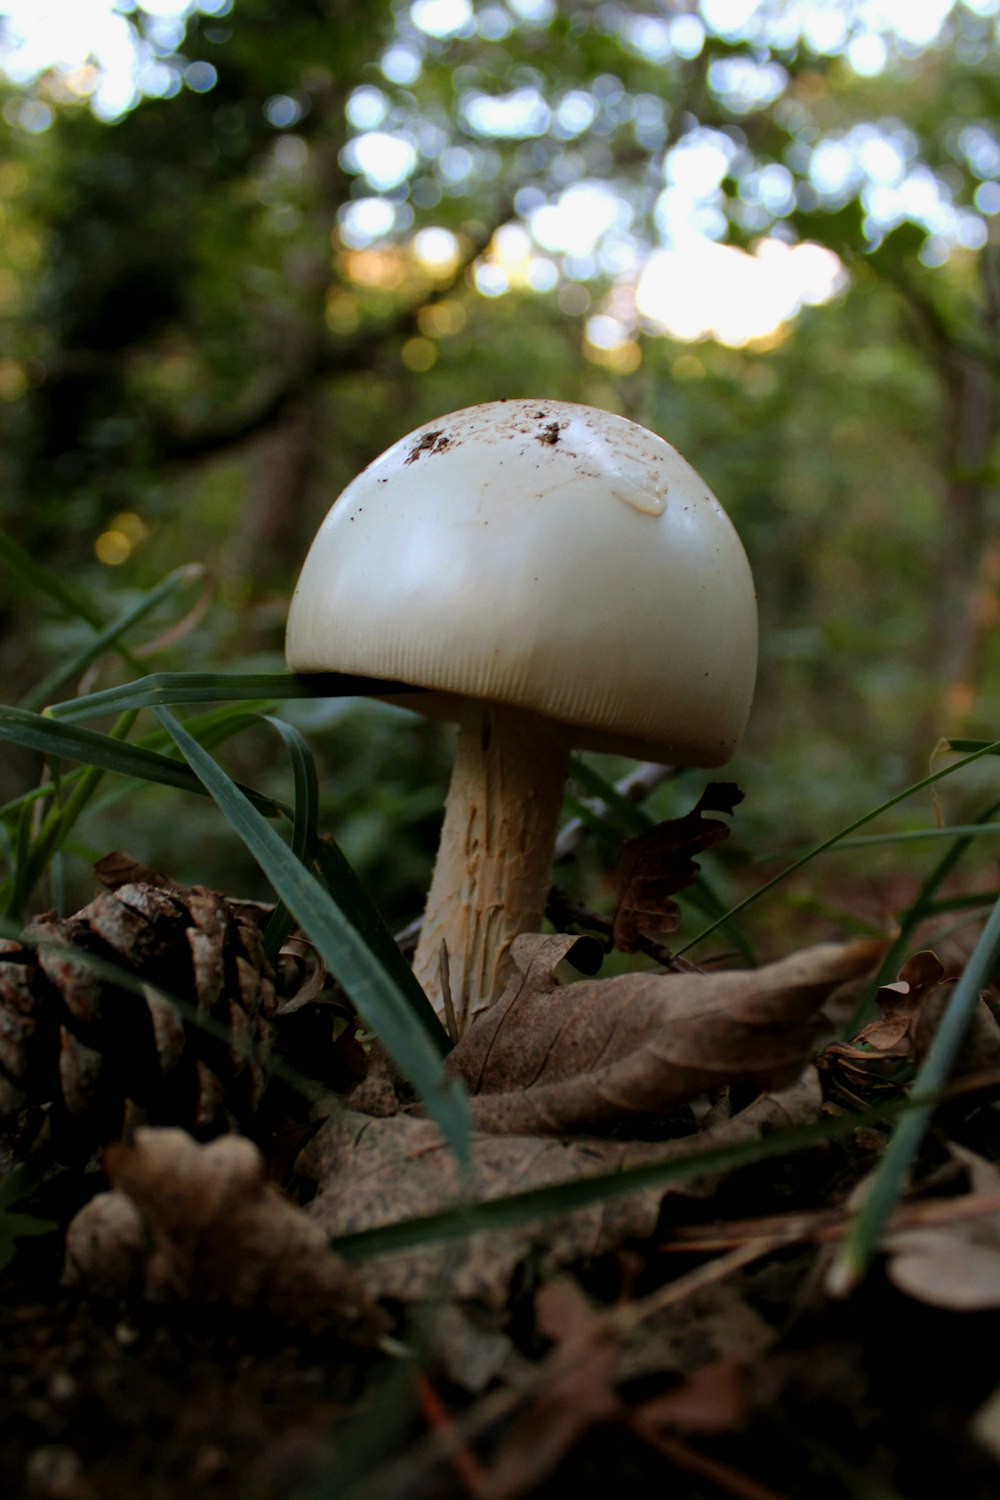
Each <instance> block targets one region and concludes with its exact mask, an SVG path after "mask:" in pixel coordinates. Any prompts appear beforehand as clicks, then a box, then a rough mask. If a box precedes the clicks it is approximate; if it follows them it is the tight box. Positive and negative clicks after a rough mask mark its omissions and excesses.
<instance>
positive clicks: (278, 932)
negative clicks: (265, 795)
mask: <svg viewBox="0 0 1000 1500" xmlns="http://www.w3.org/2000/svg"><path fill="white" fill-rule="evenodd" d="M261 722H262V723H264V724H270V726H271V728H272V729H274V730H276V731H277V732H278V734H280V735H281V738H282V739H283V740H284V742H285V748H286V749H287V751H288V757H289V759H290V761H291V763H292V780H293V784H294V788H295V795H294V801H293V804H292V806H293V809H294V812H293V817H292V838H291V846H292V853H293V854H294V855H295V858H296V859H297V860H299V861H300V863H301V864H303V865H306V866H309V865H311V864H312V862H313V860H314V859H315V857H316V845H317V843H318V840H319V829H318V823H319V784H318V782H317V779H316V762H315V761H314V760H313V756H312V751H311V750H310V749H309V746H308V745H307V744H306V742H305V740H304V739H303V737H302V735H301V734H300V733H299V731H298V730H297V729H296V728H295V727H294V725H292V724H286V723H285V722H284V720H283V719H275V718H272V717H270V716H269V715H265V716H263V717H262V719H261ZM294 925H295V918H294V917H293V916H292V914H291V912H290V911H289V910H288V907H287V906H286V905H285V903H284V902H283V901H279V902H278V904H277V906H276V907H275V908H274V911H273V912H272V913H271V916H270V920H269V921H268V924H267V927H266V928H265V929H264V952H265V953H266V954H267V957H268V959H269V961H270V962H271V963H272V964H273V963H274V962H275V960H276V959H277V957H278V954H279V953H280V952H281V945H282V943H283V942H284V941H285V939H286V938H287V936H288V934H289V933H290V932H291V930H292V927H293V926H294Z"/></svg>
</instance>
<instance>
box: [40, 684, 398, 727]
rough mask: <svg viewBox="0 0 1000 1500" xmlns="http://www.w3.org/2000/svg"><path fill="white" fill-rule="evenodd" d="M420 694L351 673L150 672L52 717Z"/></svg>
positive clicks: (62, 706) (58, 708)
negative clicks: (169, 706) (254, 700)
mask: <svg viewBox="0 0 1000 1500" xmlns="http://www.w3.org/2000/svg"><path fill="white" fill-rule="evenodd" d="M422 691H423V689H422V688H414V687H409V686H407V684H406V683H401V682H389V681H387V680H386V679H384V678H381V677H354V676H351V675H350V674H349V673H347V672H312V673H308V674H296V673H294V672H151V673H150V674H149V675H148V676H146V677H139V678H137V679H136V681H135V682H124V683H122V684H121V686H120V687H113V688H104V689H103V690H102V691H101V692H99V693H88V694H87V695H86V696H85V697H81V698H70V699H68V700H67V701H66V702H65V703H54V704H53V705H52V706H51V707H50V709H49V713H50V715H51V716H52V718H54V719H60V720H62V721H63V722H64V723H65V722H68V721H71V720H74V719H96V718H98V717H99V716H100V715H101V714H112V713H114V714H117V713H124V712H125V711H126V710H129V709H134V708H162V707H165V706H166V705H167V704H184V703H188V704H190V703H223V702H226V703H230V702H236V701H238V700H240V699H245V698H280V699H285V698H352V697H359V698H362V697H369V698H370V697H379V696H395V695H397V694H402V693H419V692H422Z"/></svg>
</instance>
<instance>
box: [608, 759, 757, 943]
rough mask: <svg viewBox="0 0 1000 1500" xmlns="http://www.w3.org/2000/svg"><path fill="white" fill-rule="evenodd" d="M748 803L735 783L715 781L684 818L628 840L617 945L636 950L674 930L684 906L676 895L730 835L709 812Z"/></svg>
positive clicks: (621, 875) (622, 870) (623, 851)
mask: <svg viewBox="0 0 1000 1500" xmlns="http://www.w3.org/2000/svg"><path fill="white" fill-rule="evenodd" d="M742 801H743V793H742V792H741V791H740V789H739V787H738V786H736V785H735V783H734V782H731V781H712V782H710V783H709V785H708V786H707V787H706V788H705V790H704V791H703V792H702V794H701V796H700V798H699V799H698V802H697V805H696V806H695V807H693V808H692V809H691V811H690V812H689V813H686V814H685V816H684V817H683V818H670V819H669V820H668V821H667V822H665V823H657V824H656V825H655V827H653V828H650V829H647V831H646V832H645V833H640V834H639V835H638V837H637V838H633V839H628V840H627V841H626V842H625V843H624V844H622V848H621V859H620V863H619V867H618V909H617V911H616V912H615V921H614V945H615V947H616V948H618V949H619V950H620V951H621V952H622V953H635V952H636V951H637V950H638V948H639V946H640V942H641V939H642V938H644V937H656V936H657V935H662V934H664V933H667V932H673V930H674V928H675V927H676V926H677V924H678V922H679V921H680V918H681V909H680V907H679V906H678V905H677V902H676V901H673V900H672V899H671V898H672V897H673V896H674V895H676V893H677V892H678V891H682V890H684V889H685V887H686V886H689V885H690V884H691V883H692V881H693V880H695V879H696V878H697V875H698V865H697V864H696V863H695V860H694V855H696V854H703V853H704V852H705V850H706V849H711V848H712V847H713V845H715V844H719V843H721V842H722V840H723V839H727V838H728V837H729V827H728V824H726V823H721V822H720V821H719V819H718V818H706V817H705V813H706V812H725V813H731V812H732V811H733V809H734V808H735V807H736V806H738V804H739V803H740V802H742Z"/></svg>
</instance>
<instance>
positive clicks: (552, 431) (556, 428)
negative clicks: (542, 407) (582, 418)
mask: <svg viewBox="0 0 1000 1500" xmlns="http://www.w3.org/2000/svg"><path fill="white" fill-rule="evenodd" d="M540 415H544V413H540ZM564 425H565V424H564V423H561V422H549V423H548V425H547V426H546V427H544V428H543V429H542V431H541V432H540V433H539V434H538V441H539V442H540V443H545V444H546V446H547V447H550V448H551V447H554V445H555V444H556V443H558V441H559V433H560V430H561V429H562V427H563V426H564Z"/></svg>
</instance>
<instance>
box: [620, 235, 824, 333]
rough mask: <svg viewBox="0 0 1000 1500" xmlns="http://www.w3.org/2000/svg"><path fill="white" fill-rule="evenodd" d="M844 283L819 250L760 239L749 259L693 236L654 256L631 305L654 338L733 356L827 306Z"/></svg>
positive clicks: (741, 254)
mask: <svg viewBox="0 0 1000 1500" xmlns="http://www.w3.org/2000/svg"><path fill="white" fill-rule="evenodd" d="M844 282H845V276H844V269H843V266H842V265H841V263H840V261H839V260H838V259H837V257H836V256H835V255H834V254H833V252H832V251H830V250H826V249H824V248H823V247H822V246H821V245H815V244H811V243H805V244H801V245H786V244H785V243H784V241H782V240H777V239H766V240H763V241H762V242H761V243H760V244H759V245H758V246H757V248H756V251H755V252H754V254H752V255H751V254H748V253H747V251H745V250H737V249H736V248H735V247H734V246H732V245H719V244H716V243H715V242H714V241H713V240H704V239H698V238H695V237H692V238H690V239H689V240H687V241H686V242H684V243H683V244H680V245H678V246H676V247H675V248H673V249H670V250H656V251H654V252H653V254H652V255H651V256H650V257H649V260H648V261H647V262H646V265H645V267H644V269H643V272H642V274H641V276H640V277H639V282H638V286H637V287H636V298H635V301H636V309H637V311H638V312H639V314H640V316H641V317H642V319H643V321H644V323H645V324H646V325H647V326H648V327H649V328H650V330H651V331H653V332H660V333H668V334H670V335H671V336H672V337H674V338H676V339H682V340H684V341H686V342H691V343H693V342H695V341H697V340H699V339H706V338H714V339H716V340H718V342H719V343H721V344H727V345H728V346H729V347H730V348H734V349H738V348H742V347H743V346H744V345H746V344H749V343H751V342H753V341H754V340H755V339H763V338H766V337H768V335H771V334H773V333H775V332H776V330H778V329H779V328H780V327H781V325H782V324H784V323H787V322H788V321H789V320H790V319H791V318H793V317H794V316H795V315H796V313H797V312H799V311H800V309H801V308H802V306H803V305H805V304H809V305H815V304H818V303H822V302H828V301H829V300H830V299H831V298H832V297H834V296H835V295H836V293H837V292H838V291H839V290H840V289H841V287H842V286H843V285H844Z"/></svg>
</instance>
